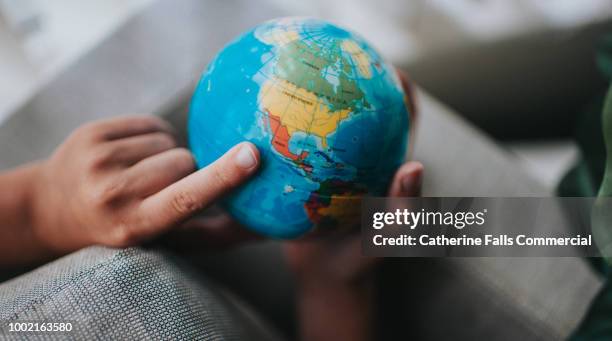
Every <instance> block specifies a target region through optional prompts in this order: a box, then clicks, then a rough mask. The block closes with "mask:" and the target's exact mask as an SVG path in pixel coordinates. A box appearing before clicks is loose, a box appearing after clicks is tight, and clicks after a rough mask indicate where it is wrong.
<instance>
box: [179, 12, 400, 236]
mask: <svg viewBox="0 0 612 341" xmlns="http://www.w3.org/2000/svg"><path fill="white" fill-rule="evenodd" d="M411 100H412V99H410V98H409V97H408V96H407V95H406V94H405V93H404V91H403V89H402V86H401V82H400V80H399V79H398V77H397V74H396V72H395V70H394V69H393V67H392V66H391V65H390V64H388V63H386V62H385V61H384V60H382V58H381V57H380V56H379V55H378V53H377V52H376V51H375V50H374V49H373V48H372V47H371V46H370V45H369V44H368V43H367V42H366V41H365V40H364V39H363V38H361V37H360V36H358V35H356V34H354V33H352V32H350V31H347V30H345V29H343V28H340V27H338V26H336V25H333V24H331V23H328V22H326V21H323V20H319V19H314V18H281V19H276V20H271V21H268V22H265V23H263V24H261V25H259V26H257V27H255V28H254V29H252V30H250V31H248V32H246V33H245V34H243V35H241V36H240V37H238V38H237V39H235V40H234V41H232V42H230V43H229V44H228V45H227V46H226V47H224V48H223V49H222V50H221V51H220V52H219V53H218V55H217V56H216V57H215V59H214V60H213V61H212V62H211V63H210V64H209V66H208V68H207V70H206V71H205V72H204V74H203V76H202V78H201V80H200V82H199V84H198V87H197V88H196V90H195V93H194V95H193V99H192V102H191V108H190V114H189V123H188V131H189V144H190V148H191V150H192V152H193V154H194V157H195V159H196V162H197V164H198V167H200V168H202V167H205V166H206V165H208V164H210V163H212V162H213V161H214V160H216V159H217V158H218V157H220V156H221V155H222V154H223V153H225V152H226V151H227V150H229V149H230V148H231V147H232V146H233V145H235V144H237V143H240V142H242V141H245V140H246V141H250V142H252V143H254V144H255V145H256V146H257V148H258V149H259V151H260V154H261V158H262V166H261V169H260V170H259V172H258V173H257V175H256V176H255V177H254V178H253V179H252V180H250V181H249V182H247V183H246V184H245V185H243V186H241V187H240V188H238V189H237V190H236V191H235V192H233V193H232V194H231V195H230V196H228V197H227V198H226V199H225V200H224V206H225V208H226V209H227V210H228V211H229V213H230V214H232V215H233V216H234V218H236V219H237V220H238V221H239V222H240V223H242V224H243V225H245V226H246V227H248V228H250V229H252V230H254V231H257V232H259V233H262V234H265V235H268V236H272V237H276V238H296V237H299V236H302V235H304V234H307V233H310V232H312V231H325V230H338V229H348V228H353V227H355V226H356V225H358V224H359V219H360V214H359V212H360V202H361V198H362V197H363V196H364V195H371V196H380V195H384V193H385V191H386V189H387V186H388V184H389V183H390V181H391V178H392V176H393V173H394V172H395V170H396V168H397V167H398V166H399V165H400V164H401V163H402V162H403V160H404V157H405V152H406V147H407V146H406V144H407V135H408V127H409V108H410V101H411Z"/></svg>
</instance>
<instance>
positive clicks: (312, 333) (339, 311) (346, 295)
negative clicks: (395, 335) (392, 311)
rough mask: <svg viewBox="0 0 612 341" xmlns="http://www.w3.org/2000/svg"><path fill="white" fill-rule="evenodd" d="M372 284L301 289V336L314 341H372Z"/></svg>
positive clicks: (310, 286)
mask: <svg viewBox="0 0 612 341" xmlns="http://www.w3.org/2000/svg"><path fill="white" fill-rule="evenodd" d="M371 284H372V283H369V282H368V283H360V284H359V285H356V286H354V285H349V284H347V285H341V286H334V285H331V286H330V285H328V284H327V283H320V286H319V285H307V286H302V287H300V289H298V315H299V321H300V334H301V335H300V336H301V339H302V340H303V341H310V340H322V341H325V340H334V341H342V340H353V341H360V340H363V341H366V340H371V339H372V325H373V321H372V302H373V299H372V298H373V297H372V295H373V288H372V285H371Z"/></svg>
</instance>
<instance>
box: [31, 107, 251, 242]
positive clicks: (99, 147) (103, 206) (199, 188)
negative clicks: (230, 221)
mask: <svg viewBox="0 0 612 341" xmlns="http://www.w3.org/2000/svg"><path fill="white" fill-rule="evenodd" d="M258 165H259V153H258V151H257V148H255V147H254V146H253V145H252V144H249V143H242V144H239V145H237V146H235V147H234V148H232V149H231V150H230V151H228V152H227V153H226V154H225V155H224V156H222V157H221V158H220V159H219V160H217V161H216V162H214V163H213V164H211V165H210V166H208V167H206V168H204V169H202V170H200V171H197V172H195V173H194V171H195V169H196V168H195V164H194V160H193V158H192V156H191V154H190V153H189V151H187V150H186V149H184V148H177V145H176V142H175V140H174V138H173V137H172V132H171V128H170V126H169V125H168V124H167V123H165V122H164V121H162V120H161V119H159V118H156V117H153V116H138V117H136V116H135V117H124V118H115V119H109V120H104V121H99V122H94V123H90V124H87V125H85V126H83V127H81V128H79V129H77V130H76V131H74V133H73V134H71V135H70V136H69V137H68V138H67V139H66V141H64V143H63V144H62V145H61V146H59V148H58V149H57V150H56V151H55V153H54V154H53V155H52V156H51V158H50V159H48V160H46V161H44V162H43V163H41V164H40V166H39V167H38V173H37V176H35V177H34V178H36V179H35V184H33V186H32V188H33V190H32V195H31V198H32V199H31V200H32V206H31V207H32V208H31V214H32V216H33V218H32V227H33V229H34V233H35V235H36V237H37V238H38V239H40V240H41V241H42V243H43V244H45V245H47V246H48V247H49V248H50V249H51V250H52V251H53V252H55V253H57V254H62V253H67V252H70V251H73V250H76V249H79V248H81V247H84V246H88V245H91V244H103V245H108V246H117V247H124V246H129V245H134V244H136V243H139V242H142V241H145V240H148V239H150V238H152V237H155V236H156V235H159V234H160V233H163V232H165V231H168V230H169V229H170V228H172V227H173V226H176V225H178V224H179V223H182V222H183V221H185V220H186V219H188V218H189V217H191V216H192V215H193V214H194V213H196V212H197V211H199V210H201V209H203V208H205V207H207V206H209V205H210V204H212V203H213V202H214V201H215V200H216V199H217V198H219V197H220V196H222V195H223V194H225V193H227V192H228V191H230V190H231V189H232V188H234V187H236V186H237V185H239V184H240V183H241V182H243V181H244V180H246V179H247V178H248V177H249V176H250V175H251V174H253V173H254V171H255V170H256V169H257V167H258Z"/></svg>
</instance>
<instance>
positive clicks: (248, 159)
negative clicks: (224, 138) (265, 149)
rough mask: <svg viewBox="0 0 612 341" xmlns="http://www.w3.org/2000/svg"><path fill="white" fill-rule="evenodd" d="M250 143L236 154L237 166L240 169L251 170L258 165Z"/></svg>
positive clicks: (244, 145) (245, 144)
mask: <svg viewBox="0 0 612 341" xmlns="http://www.w3.org/2000/svg"><path fill="white" fill-rule="evenodd" d="M253 148H254V147H252V146H251V144H250V143H244V144H243V145H242V146H240V149H239V150H238V153H236V165H237V166H238V167H240V168H244V169H250V168H253V167H255V165H257V158H256V157H255V152H254V151H253Z"/></svg>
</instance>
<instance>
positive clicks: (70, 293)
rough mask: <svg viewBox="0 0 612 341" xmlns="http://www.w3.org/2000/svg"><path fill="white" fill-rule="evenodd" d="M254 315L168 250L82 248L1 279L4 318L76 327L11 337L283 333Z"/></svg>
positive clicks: (259, 336) (0, 316)
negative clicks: (36, 267)
mask: <svg viewBox="0 0 612 341" xmlns="http://www.w3.org/2000/svg"><path fill="white" fill-rule="evenodd" d="M254 316H255V315H254V314H253V313H251V312H250V311H249V309H248V308H246V306H244V304H243V303H241V302H239V301H237V299H236V298H235V297H234V296H232V295H230V294H229V293H227V292H226V291H223V290H221V289H219V288H217V287H216V285H215V284H214V283H212V282H211V281H209V280H207V279H205V278H202V277H200V276H198V275H197V274H196V273H195V272H194V271H193V270H192V269H190V268H189V267H188V266H186V265H184V264H182V263H181V262H180V261H179V260H177V259H175V258H174V257H172V256H171V255H170V254H168V253H164V252H161V251H147V250H144V249H141V248H130V249H126V250H114V249H107V248H101V247H93V248H88V249H84V250H82V251H79V252H77V253H74V254H72V255H69V256H67V257H64V258H62V259H59V260H57V261H55V262H53V263H51V264H49V265H46V266H44V267H41V268H40V269H38V270H36V271H33V272H30V273H28V274H26V275H24V276H21V277H18V278H16V279H13V280H11V281H8V282H6V283H4V284H3V285H2V286H0V320H1V321H3V322H4V323H7V322H8V321H70V322H72V323H73V326H74V328H73V331H72V332H70V333H64V334H51V333H38V334H18V333H12V334H8V335H9V336H11V338H31V337H35V338H49V339H53V338H54V337H60V338H62V339H63V338H69V339H74V340H90V339H130V340H136V339H139V340H168V339H198V340H275V339H278V337H277V336H276V335H274V334H273V333H272V332H271V331H270V330H269V329H268V328H266V327H265V326H264V324H263V322H262V321H261V320H260V319H258V318H255V317H254ZM54 335H55V336H54ZM2 336H7V334H5V335H2V334H1V333H0V338H2Z"/></svg>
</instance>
